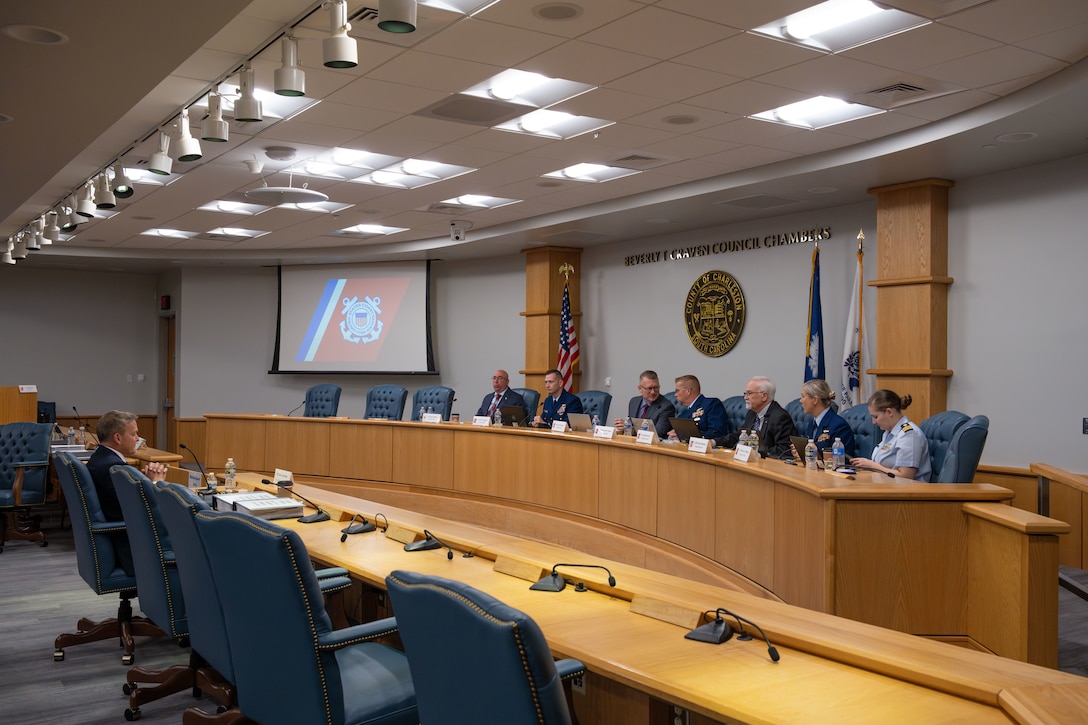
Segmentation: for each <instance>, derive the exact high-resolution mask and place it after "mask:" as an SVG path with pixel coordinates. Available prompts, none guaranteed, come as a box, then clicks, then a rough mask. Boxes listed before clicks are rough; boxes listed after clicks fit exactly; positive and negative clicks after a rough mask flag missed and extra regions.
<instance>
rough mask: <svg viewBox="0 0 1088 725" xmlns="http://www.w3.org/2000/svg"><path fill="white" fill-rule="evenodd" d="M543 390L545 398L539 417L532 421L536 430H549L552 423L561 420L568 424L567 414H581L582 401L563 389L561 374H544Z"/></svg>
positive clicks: (551, 372) (552, 371)
mask: <svg viewBox="0 0 1088 725" xmlns="http://www.w3.org/2000/svg"><path fill="white" fill-rule="evenodd" d="M544 390H545V392H547V394H548V395H547V396H546V397H545V398H544V405H543V407H542V408H541V410H540V415H538V416H536V418H534V419H533V425H534V426H536V427H538V428H550V427H551V425H552V422H554V421H557V420H561V421H563V422H564V423H570V419H569V418H567V414H568V413H581V412H583V409H582V401H581V400H579V399H578V396H577V395H575V394H574V393H571V392H569V391H567V389H566V388H564V387H563V373H561V372H559V371H558V370H549V371H548V372H546V373H544Z"/></svg>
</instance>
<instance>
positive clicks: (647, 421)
mask: <svg viewBox="0 0 1088 725" xmlns="http://www.w3.org/2000/svg"><path fill="white" fill-rule="evenodd" d="M638 430H639V432H640V433H649V432H650V419H649V418H643V419H642V427H640V428H639V429H638Z"/></svg>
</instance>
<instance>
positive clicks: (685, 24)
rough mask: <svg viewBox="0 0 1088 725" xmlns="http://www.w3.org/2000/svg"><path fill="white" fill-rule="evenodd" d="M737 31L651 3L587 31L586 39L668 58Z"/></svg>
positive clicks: (611, 46)
mask: <svg viewBox="0 0 1088 725" xmlns="http://www.w3.org/2000/svg"><path fill="white" fill-rule="evenodd" d="M735 32H736V31H735V30H734V29H732V28H727V27H725V26H723V25H717V24H715V23H708V22H706V21H704V20H700V19H698V18H694V17H688V16H684V15H676V14H672V13H668V12H665V11H664V10H661V9H659V8H655V7H648V8H643V9H642V10H639V11H638V12H636V13H632V14H630V15H627V16H625V17H623V18H621V19H619V20H617V21H615V22H612V23H609V24H608V25H606V26H604V27H603V28H599V29H597V30H594V31H592V32H590V33H587V34H586V35H584V36H582V39H583V40H586V41H588V42H591V43H597V44H600V45H604V46H607V47H609V48H617V49H619V50H626V51H629V52H631V53H643V54H645V55H649V56H653V57H654V58H661V59H667V58H673V57H674V56H677V55H680V54H682V53H689V52H691V51H693V50H695V49H696V48H701V47H702V46H704V45H709V44H710V43H714V42H716V41H718V40H721V39H722V38H724V37H728V36H729V35H732V34H733V33H735Z"/></svg>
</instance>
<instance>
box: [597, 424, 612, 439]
mask: <svg viewBox="0 0 1088 725" xmlns="http://www.w3.org/2000/svg"><path fill="white" fill-rule="evenodd" d="M593 437H594V438H602V439H604V440H606V441H610V440H612V439H613V438H615V437H616V426H614V425H599V426H597V427H596V428H594V429H593Z"/></svg>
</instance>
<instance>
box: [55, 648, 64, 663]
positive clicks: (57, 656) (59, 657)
mask: <svg viewBox="0 0 1088 725" xmlns="http://www.w3.org/2000/svg"><path fill="white" fill-rule="evenodd" d="M53 661H54V662H64V650H62V649H58V650H57V651H56V652H54V653H53Z"/></svg>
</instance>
